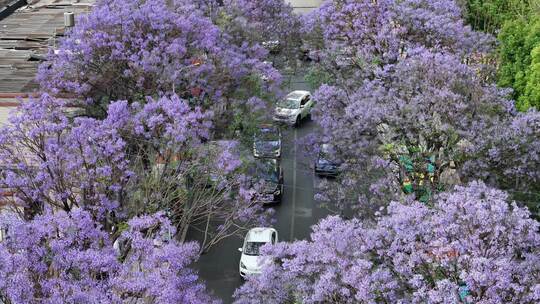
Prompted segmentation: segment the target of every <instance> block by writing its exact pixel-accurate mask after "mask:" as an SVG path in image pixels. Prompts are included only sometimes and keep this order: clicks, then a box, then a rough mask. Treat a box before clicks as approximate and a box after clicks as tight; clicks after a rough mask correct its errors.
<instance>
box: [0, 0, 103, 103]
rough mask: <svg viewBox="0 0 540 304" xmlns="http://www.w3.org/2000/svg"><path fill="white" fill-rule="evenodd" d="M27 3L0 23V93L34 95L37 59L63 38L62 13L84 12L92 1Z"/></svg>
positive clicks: (48, 0)
mask: <svg viewBox="0 0 540 304" xmlns="http://www.w3.org/2000/svg"><path fill="white" fill-rule="evenodd" d="M0 1H2V0H0ZM29 2H30V3H33V4H31V5H26V6H23V7H22V8H20V9H18V10H17V11H16V12H14V13H13V14H11V15H10V16H8V17H6V18H5V19H3V20H1V21H0V93H13V95H17V94H18V93H33V92H36V91H37V89H38V85H37V83H36V82H35V80H34V79H35V75H36V72H37V67H38V65H39V63H40V58H42V57H43V56H44V55H45V54H46V53H47V52H48V49H49V47H53V48H54V47H55V46H56V45H57V43H58V39H59V38H61V37H62V36H63V35H64V30H65V29H64V12H75V14H76V15H77V14H80V13H83V12H87V11H89V10H90V8H91V6H92V3H93V2H94V0H87V1H86V2H77V3H72V1H67V0H41V1H29ZM73 2H75V1H73ZM0 102H1V100H0Z"/></svg>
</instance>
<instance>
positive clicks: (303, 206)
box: [195, 73, 328, 303]
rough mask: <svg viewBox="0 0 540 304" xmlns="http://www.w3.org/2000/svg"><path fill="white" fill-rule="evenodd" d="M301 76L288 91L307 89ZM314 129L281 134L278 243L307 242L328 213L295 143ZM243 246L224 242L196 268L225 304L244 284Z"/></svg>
mask: <svg viewBox="0 0 540 304" xmlns="http://www.w3.org/2000/svg"><path fill="white" fill-rule="evenodd" d="M301 74H302V73H298V74H297V75H295V76H290V80H291V82H290V85H289V86H288V89H289V90H290V91H292V90H308V89H309V88H308V85H307V84H306V83H305V82H304V81H303V76H302V75H301ZM314 129H315V124H314V123H313V122H311V121H305V122H304V123H303V124H302V125H301V127H300V128H290V127H289V128H284V129H283V131H282V133H283V155H282V159H281V166H282V168H283V177H284V184H285V187H284V191H283V200H282V202H281V204H279V205H276V206H275V210H276V214H275V219H276V223H275V224H274V228H276V229H277V231H278V238H279V240H280V241H291V240H299V239H307V238H308V237H309V234H310V232H311V228H310V227H311V225H313V224H315V223H317V222H318V220H319V219H321V218H323V217H325V216H326V215H328V211H327V210H326V209H321V208H319V207H318V204H317V203H315V202H314V200H313V195H314V188H313V185H314V179H315V177H314V174H313V169H312V166H311V165H312V164H313V162H314V159H313V158H310V157H308V156H306V155H305V154H304V149H302V147H301V146H300V145H301V143H299V142H298V140H300V139H301V138H302V137H304V136H306V135H308V134H310V133H311V132H313V131H314ZM242 242H243V240H242V239H240V238H237V237H231V238H229V239H226V240H224V241H222V242H221V243H219V244H218V245H216V246H215V247H212V248H211V249H210V252H209V253H207V254H205V255H203V256H202V257H201V258H200V259H199V261H198V262H197V263H196V265H195V269H197V270H198V271H199V275H200V276H201V278H202V279H203V280H204V281H206V283H207V287H208V288H209V289H210V291H211V292H213V293H214V295H215V296H217V297H218V298H220V299H222V300H223V302H224V303H230V302H231V300H232V299H231V295H232V294H233V292H234V290H235V289H236V288H238V287H239V286H240V285H241V284H242V282H243V281H242V279H241V278H240V275H239V274H238V263H239V260H240V252H239V251H238V248H240V247H242Z"/></svg>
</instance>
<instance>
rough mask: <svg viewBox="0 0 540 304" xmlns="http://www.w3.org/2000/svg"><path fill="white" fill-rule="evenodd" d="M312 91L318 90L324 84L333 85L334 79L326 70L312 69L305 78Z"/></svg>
mask: <svg viewBox="0 0 540 304" xmlns="http://www.w3.org/2000/svg"><path fill="white" fill-rule="evenodd" d="M304 79H305V80H306V82H307V83H308V84H309V87H310V88H311V89H312V90H316V89H318V88H319V87H320V86H321V85H322V84H333V83H334V82H335V81H334V78H333V77H332V75H330V74H329V73H328V72H326V71H325V70H324V69H321V68H318V67H312V68H310V69H309V71H308V72H307V74H306V76H305V77H304Z"/></svg>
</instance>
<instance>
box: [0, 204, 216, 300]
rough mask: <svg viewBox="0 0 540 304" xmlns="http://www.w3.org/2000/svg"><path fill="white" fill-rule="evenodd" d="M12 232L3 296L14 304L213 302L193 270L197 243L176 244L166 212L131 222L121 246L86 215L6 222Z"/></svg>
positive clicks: (0, 276)
mask: <svg viewBox="0 0 540 304" xmlns="http://www.w3.org/2000/svg"><path fill="white" fill-rule="evenodd" d="M1 227H2V228H3V229H7V231H8V233H7V236H6V239H5V240H4V242H2V243H0V256H1V257H0V291H1V292H0V296H1V298H2V299H7V300H9V301H10V302H11V303H96V302H99V303H127V302H130V301H131V302H132V301H141V300H145V301H146V300H148V299H153V303H194V304H195V303H201V304H202V303H204V304H206V303H214V302H216V301H215V300H213V299H211V298H210V297H209V296H208V295H207V294H206V292H205V286H204V285H203V284H201V283H199V280H198V276H197V274H196V273H194V272H193V271H192V270H191V269H190V268H189V267H188V266H189V265H190V264H191V263H192V262H194V261H195V260H196V258H197V255H198V245H197V244H195V243H184V244H180V243H178V242H177V241H175V240H174V239H171V233H172V234H174V227H172V226H171V224H170V222H169V221H168V219H166V217H164V216H163V214H156V215H154V216H142V217H136V218H133V219H131V220H130V221H129V222H128V223H127V228H126V229H125V230H124V231H123V232H122V234H121V236H120V238H119V242H121V243H124V244H127V245H126V246H129V252H128V253H127V255H126V256H120V253H119V252H118V250H116V249H115V246H113V243H112V240H111V238H110V235H109V234H108V233H107V232H106V231H104V230H102V227H101V226H100V225H99V224H97V223H96V222H95V221H94V220H93V218H92V216H91V215H90V213H88V212H86V211H82V210H80V209H78V210H73V211H72V212H70V213H65V212H57V213H55V214H45V215H40V216H36V217H35V218H34V219H33V220H31V221H28V222H27V221H22V220H21V219H19V218H5V217H4V218H2V224H1Z"/></svg>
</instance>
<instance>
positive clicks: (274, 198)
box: [253, 159, 283, 204]
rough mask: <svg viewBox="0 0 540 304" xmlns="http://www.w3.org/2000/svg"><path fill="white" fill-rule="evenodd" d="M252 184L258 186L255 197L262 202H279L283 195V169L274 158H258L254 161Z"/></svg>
mask: <svg viewBox="0 0 540 304" xmlns="http://www.w3.org/2000/svg"><path fill="white" fill-rule="evenodd" d="M254 171H255V172H253V179H254V181H253V182H254V184H257V187H259V189H260V190H259V193H258V195H257V197H256V200H257V201H258V202H261V203H263V204H272V203H280V202H281V197H282V196H283V170H282V169H281V166H280V164H279V162H278V161H277V160H276V159H260V160H258V161H256V162H255V170H254Z"/></svg>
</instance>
